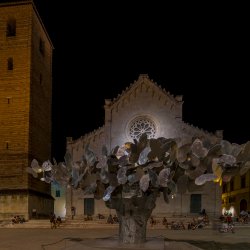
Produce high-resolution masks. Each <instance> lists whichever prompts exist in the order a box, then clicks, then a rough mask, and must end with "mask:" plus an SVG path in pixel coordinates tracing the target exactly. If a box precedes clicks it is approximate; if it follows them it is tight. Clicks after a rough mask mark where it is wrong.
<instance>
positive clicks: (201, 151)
mask: <svg viewBox="0 0 250 250" xmlns="http://www.w3.org/2000/svg"><path fill="white" fill-rule="evenodd" d="M191 150H192V152H193V154H194V155H195V156H197V157H198V158H204V157H205V156H206V155H207V153H208V150H207V149H206V148H204V147H203V143H202V141H201V140H200V139H195V141H194V142H193V143H192V146H191Z"/></svg>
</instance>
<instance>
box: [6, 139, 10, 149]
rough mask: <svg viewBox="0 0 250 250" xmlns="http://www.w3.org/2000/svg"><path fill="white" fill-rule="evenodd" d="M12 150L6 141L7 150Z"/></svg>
mask: <svg viewBox="0 0 250 250" xmlns="http://www.w3.org/2000/svg"><path fill="white" fill-rule="evenodd" d="M9 148H10V145H9V142H8V141H6V149H7V150H8V149H9Z"/></svg>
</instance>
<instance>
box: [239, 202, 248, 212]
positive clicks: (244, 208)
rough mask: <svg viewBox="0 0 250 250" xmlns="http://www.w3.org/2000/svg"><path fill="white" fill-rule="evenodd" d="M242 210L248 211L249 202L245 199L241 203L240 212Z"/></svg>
mask: <svg viewBox="0 0 250 250" xmlns="http://www.w3.org/2000/svg"><path fill="white" fill-rule="evenodd" d="M242 210H244V211H247V201H246V200H245V199H243V200H241V201H240V212H241V211H242Z"/></svg>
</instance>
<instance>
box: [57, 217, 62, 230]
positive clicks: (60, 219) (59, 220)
mask: <svg viewBox="0 0 250 250" xmlns="http://www.w3.org/2000/svg"><path fill="white" fill-rule="evenodd" d="M61 223H62V218H61V217H60V216H59V215H58V216H57V218H56V225H57V226H58V227H59V226H60V225H61Z"/></svg>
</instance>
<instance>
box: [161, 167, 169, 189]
mask: <svg viewBox="0 0 250 250" xmlns="http://www.w3.org/2000/svg"><path fill="white" fill-rule="evenodd" d="M169 175H170V168H164V169H162V170H161V171H160V173H159V184H160V185H161V186H162V187H167V186H168V180H169Z"/></svg>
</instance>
